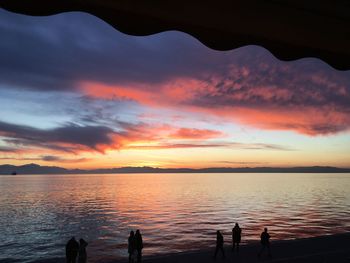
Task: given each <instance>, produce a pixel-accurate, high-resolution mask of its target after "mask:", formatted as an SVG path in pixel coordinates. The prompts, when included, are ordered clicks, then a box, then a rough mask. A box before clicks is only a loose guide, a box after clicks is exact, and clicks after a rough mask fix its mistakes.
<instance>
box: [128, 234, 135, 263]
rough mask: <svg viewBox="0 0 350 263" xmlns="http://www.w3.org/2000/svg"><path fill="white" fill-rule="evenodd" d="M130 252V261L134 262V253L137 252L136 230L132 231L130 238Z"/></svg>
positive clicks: (130, 262)
mask: <svg viewBox="0 0 350 263" xmlns="http://www.w3.org/2000/svg"><path fill="white" fill-rule="evenodd" d="M128 253H129V263H133V262H134V253H135V235H134V231H130V236H129V238H128Z"/></svg>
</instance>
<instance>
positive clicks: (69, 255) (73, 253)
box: [66, 237, 79, 263]
mask: <svg viewBox="0 0 350 263" xmlns="http://www.w3.org/2000/svg"><path fill="white" fill-rule="evenodd" d="M78 251H79V244H78V242H77V241H76V240H75V237H72V238H71V239H70V240H69V241H68V243H67V244H66V261H67V263H75V262H76V259H77V255H78Z"/></svg>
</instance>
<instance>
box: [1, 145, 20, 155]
mask: <svg viewBox="0 0 350 263" xmlns="http://www.w3.org/2000/svg"><path fill="white" fill-rule="evenodd" d="M16 151H17V149H16V148H13V147H6V146H0V152H5V153H13V152H16Z"/></svg>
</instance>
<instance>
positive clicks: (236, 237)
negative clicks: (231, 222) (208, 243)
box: [232, 223, 242, 252]
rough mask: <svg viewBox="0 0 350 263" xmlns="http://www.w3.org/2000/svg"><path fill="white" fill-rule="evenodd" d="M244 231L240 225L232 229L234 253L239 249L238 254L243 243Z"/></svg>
mask: <svg viewBox="0 0 350 263" xmlns="http://www.w3.org/2000/svg"><path fill="white" fill-rule="evenodd" d="M241 234H242V229H241V228H240V227H239V225H238V223H236V224H235V227H234V228H232V251H234V250H235V246H236V247H237V252H238V251H239V243H241Z"/></svg>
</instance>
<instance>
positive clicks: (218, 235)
mask: <svg viewBox="0 0 350 263" xmlns="http://www.w3.org/2000/svg"><path fill="white" fill-rule="evenodd" d="M219 250H220V251H221V253H222V257H225V251H224V237H223V236H222V234H221V233H220V231H219V230H218V231H216V248H215V254H214V258H216V255H217V254H218V251H219Z"/></svg>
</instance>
